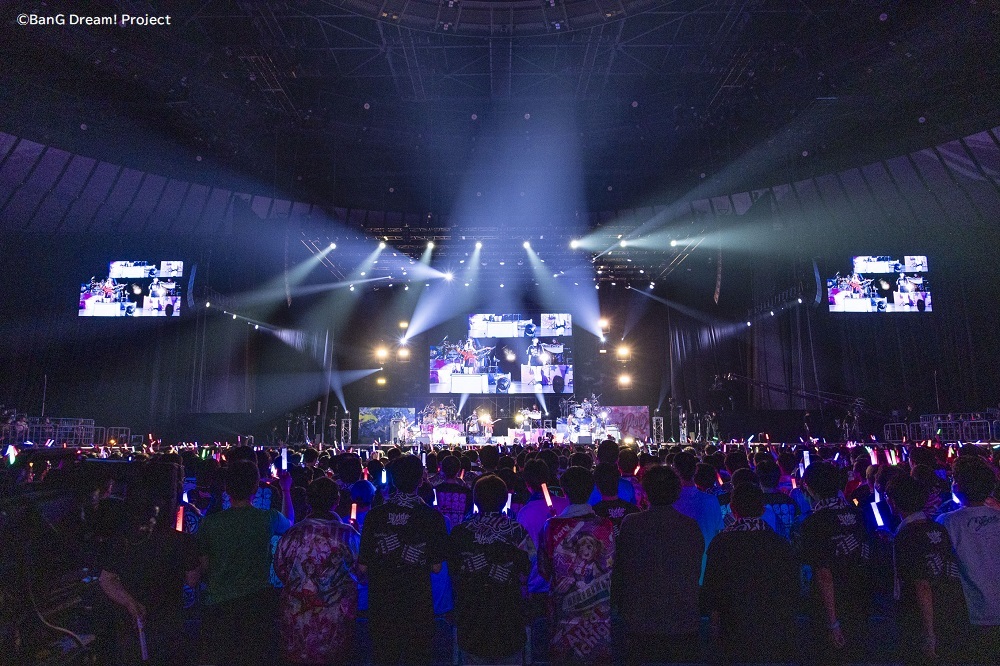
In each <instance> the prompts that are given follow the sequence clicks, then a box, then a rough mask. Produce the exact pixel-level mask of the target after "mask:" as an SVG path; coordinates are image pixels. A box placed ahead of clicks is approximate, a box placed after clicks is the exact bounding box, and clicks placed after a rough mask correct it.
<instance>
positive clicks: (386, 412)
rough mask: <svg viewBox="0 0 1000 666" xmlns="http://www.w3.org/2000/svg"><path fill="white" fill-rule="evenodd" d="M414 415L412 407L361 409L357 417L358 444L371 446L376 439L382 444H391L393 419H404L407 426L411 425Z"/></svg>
mask: <svg viewBox="0 0 1000 666" xmlns="http://www.w3.org/2000/svg"><path fill="white" fill-rule="evenodd" d="M416 414H417V411H416V410H415V409H414V408H412V407H362V408H361V412H360V414H359V416H358V442H359V443H360V444H371V443H372V442H374V441H375V440H376V439H377V440H378V441H379V442H382V443H388V442H391V441H392V433H391V432H390V425H391V424H392V421H393V419H406V423H407V425H412V424H413V422H414V420H415V419H416Z"/></svg>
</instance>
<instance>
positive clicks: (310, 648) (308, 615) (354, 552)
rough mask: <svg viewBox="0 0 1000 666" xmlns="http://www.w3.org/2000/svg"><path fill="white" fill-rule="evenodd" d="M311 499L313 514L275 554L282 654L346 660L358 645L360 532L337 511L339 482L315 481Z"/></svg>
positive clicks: (309, 660) (304, 660) (314, 660)
mask: <svg viewBox="0 0 1000 666" xmlns="http://www.w3.org/2000/svg"><path fill="white" fill-rule="evenodd" d="M362 483H363V482H362ZM308 498H309V506H310V507H311V508H312V513H310V515H309V517H308V518H306V519H305V520H303V521H301V522H299V523H298V524H296V525H294V526H293V527H292V528H291V529H289V530H288V531H287V532H285V535H284V536H283V537H282V538H281V541H279V542H278V548H277V551H276V552H275V555H274V571H275V573H276V574H277V576H278V578H279V579H280V580H281V582H282V585H283V586H282V588H281V599H280V607H279V616H278V622H279V625H280V627H281V639H282V653H283V656H284V658H285V660H286V661H287V662H290V663H293V664H338V663H345V662H347V661H348V660H349V659H350V658H351V651H352V648H353V646H354V625H355V616H356V612H357V606H358V586H357V573H356V570H357V556H358V541H359V539H360V535H359V534H358V533H357V532H356V531H355V530H354V528H353V527H351V526H350V525H347V524H345V523H344V522H343V520H342V519H341V517H340V516H338V515H337V514H336V513H335V512H334V507H335V506H336V504H337V502H338V500H339V499H340V488H339V487H338V486H337V484H336V483H335V482H334V481H333V480H331V479H328V478H326V477H323V476H321V477H319V478H318V479H316V480H315V481H313V482H312V483H310V484H309V489H308Z"/></svg>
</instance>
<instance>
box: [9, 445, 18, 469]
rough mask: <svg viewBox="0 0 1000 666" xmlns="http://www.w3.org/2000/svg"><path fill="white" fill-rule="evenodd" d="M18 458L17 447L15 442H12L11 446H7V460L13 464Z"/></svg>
mask: <svg viewBox="0 0 1000 666" xmlns="http://www.w3.org/2000/svg"><path fill="white" fill-rule="evenodd" d="M16 459H17V448H15V446H14V445H13V444H10V445H9V446H7V462H8V463H10V464H11V465H13V464H14V461H15V460H16Z"/></svg>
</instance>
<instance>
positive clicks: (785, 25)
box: [0, 0, 1000, 214]
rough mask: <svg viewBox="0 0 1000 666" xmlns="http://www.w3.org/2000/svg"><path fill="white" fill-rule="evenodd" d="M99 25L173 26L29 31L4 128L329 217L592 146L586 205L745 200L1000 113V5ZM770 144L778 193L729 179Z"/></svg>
mask: <svg viewBox="0 0 1000 666" xmlns="http://www.w3.org/2000/svg"><path fill="white" fill-rule="evenodd" d="M63 5H65V6H63ZM73 7H76V9H77V10H78V9H79V5H74V4H72V3H68V4H67V3H59V2H40V1H37V0H36V2H35V3H34V6H33V10H34V11H37V12H38V13H41V14H54V13H56V12H58V11H62V10H67V9H68V8H73ZM21 10H23V8H18V11H21ZM13 11H14V10H13V9H10V10H8V13H7V14H5V15H4V17H3V18H4V20H5V21H9V22H10V23H11V24H13V14H11V13H10V12H13ZM88 11H89V12H90V13H93V14H98V13H101V12H102V11H103V12H108V13H111V12H117V13H122V12H129V13H132V14H142V13H154V14H170V15H171V16H172V17H173V20H172V25H171V26H170V27H163V28H159V29H156V30H134V29H125V28H96V29H95V28H80V27H71V26H65V27H61V28H57V29H31V28H19V29H17V30H15V31H12V34H11V37H10V42H9V44H8V47H7V49H6V50H7V51H8V53H9V54H10V55H11V58H10V61H9V62H10V65H9V66H8V67H5V68H4V71H3V73H2V74H0V85H2V87H3V92H4V93H6V95H7V99H8V100H9V102H8V106H9V109H8V110H9V111H10V113H8V114H5V115H6V118H5V121H4V122H5V125H6V126H5V127H4V129H6V130H7V131H10V132H11V133H13V134H16V135H18V136H24V137H28V138H35V139H36V140H39V141H42V142H45V143H51V144H53V145H62V146H64V147H65V148H66V149H68V150H74V151H76V152H79V153H81V154H89V155H93V156H94V157H98V158H101V159H107V160H109V161H114V162H119V163H125V164H131V165H133V166H135V167H136V168H142V169H146V170H151V171H158V172H161V173H165V174H167V175H182V176H183V177H187V178H191V179H193V180H202V181H206V180H212V181H213V182H229V183H231V184H232V185H233V186H234V187H235V185H236V183H237V182H242V183H250V184H252V185H253V186H254V187H255V188H256V189H257V190H267V191H270V192H272V193H281V194H283V195H285V196H288V197H290V198H295V199H300V200H302V199H304V200H310V201H315V202H317V203H324V204H328V205H342V206H350V207H368V208H375V209H384V210H399V211H407V212H421V213H426V212H434V213H435V214H437V213H447V212H448V211H449V210H450V209H451V208H452V207H453V206H454V205H455V198H456V193H457V191H458V189H459V186H460V183H461V181H462V179H463V178H467V177H470V176H473V177H475V176H477V173H478V176H479V177H482V178H489V177H490V175H491V172H492V171H493V170H495V169H496V165H503V166H504V169H505V170H506V171H507V173H510V174H513V175H514V176H516V177H519V178H523V179H528V180H530V179H535V178H539V177H542V176H544V174H543V173H540V172H539V167H538V166H537V165H536V164H534V162H535V160H534V157H535V156H536V155H537V152H538V151H541V150H544V146H546V145H550V144H551V142H552V141H558V140H560V138H561V137H566V136H568V135H570V134H571V135H572V136H573V139H574V140H575V141H578V142H579V144H580V146H581V153H580V160H579V162H580V167H581V168H582V169H583V174H582V178H583V181H584V187H585V194H586V201H585V203H584V204H582V205H584V206H585V207H586V208H587V209H589V210H592V211H593V210H609V209H616V208H622V207H629V206H638V205H651V204H656V203H664V202H669V201H671V200H673V199H675V198H676V197H677V196H679V195H682V194H683V193H685V192H687V191H689V190H690V189H691V188H692V187H695V186H698V185H702V186H704V185H705V184H712V183H715V184H717V189H718V191H719V192H720V193H724V192H732V191H736V190H737V189H741V188H742V189H747V188H750V187H756V186H764V185H768V184H771V183H773V182H787V181H790V180H795V179H796V178H798V177H800V176H814V175H818V174H820V173H824V172H829V171H832V170H834V169H836V168H841V167H845V166H856V165H857V164H859V163H863V162H865V161H866V160H874V159H882V158H885V157H889V156H891V155H895V154H900V153H903V152H906V151H907V150H912V149H916V148H920V147H924V146H926V145H933V144H934V143H935V142H940V141H944V140H948V139H951V138H955V137H957V136H961V135H963V134H966V133H969V132H973V131H978V130H980V129H982V128H985V127H992V126H994V125H996V124H997V123H996V121H997V120H998V118H997V116H998V115H1000V113H998V110H997V107H996V104H995V99H994V95H995V90H996V89H997V86H998V84H1000V47H998V40H996V39H995V35H996V34H997V28H998V14H997V4H996V3H995V2H992V1H982V0H978V1H973V2H964V3H940V2H931V1H907V2H902V1H900V0H896V1H888V0H883V1H881V2H867V1H865V2H862V1H858V0H842V1H838V2H829V0H661V1H652V0H510V1H489V0H478V1H475V0H237V1H235V2H234V1H231V0H170V2H164V1H158V0H152V1H138V0H136V1H131V0H118V1H117V2H104V3H88ZM84 126H85V127H86V128H87V129H86V130H83V129H81V128H82V127H84ZM500 137H503V140H500ZM511 137H514V138H515V139H516V140H514V141H511ZM761 145H769V146H772V147H773V152H774V163H773V164H772V165H770V168H769V170H768V172H767V174H766V175H765V176H762V175H761V174H759V173H755V174H746V173H732V170H727V168H726V167H727V165H729V164H731V163H732V162H733V160H735V159H736V158H738V157H739V156H740V155H743V154H745V153H746V152H747V151H748V150H750V149H752V148H754V147H758V146H761ZM750 180H753V181H754V182H748V181H750ZM762 180H769V181H770V182H760V181H762ZM242 187H244V188H245V187H246V185H242Z"/></svg>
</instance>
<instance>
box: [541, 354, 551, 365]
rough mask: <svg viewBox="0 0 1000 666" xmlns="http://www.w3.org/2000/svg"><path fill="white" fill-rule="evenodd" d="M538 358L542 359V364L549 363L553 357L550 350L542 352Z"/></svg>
mask: <svg viewBox="0 0 1000 666" xmlns="http://www.w3.org/2000/svg"><path fill="white" fill-rule="evenodd" d="M538 358H540V359H541V360H542V365H548V364H549V361H550V360H551V359H552V357H551V356H549V353H548V352H542V353H541V354H540V355H539V357H538Z"/></svg>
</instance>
